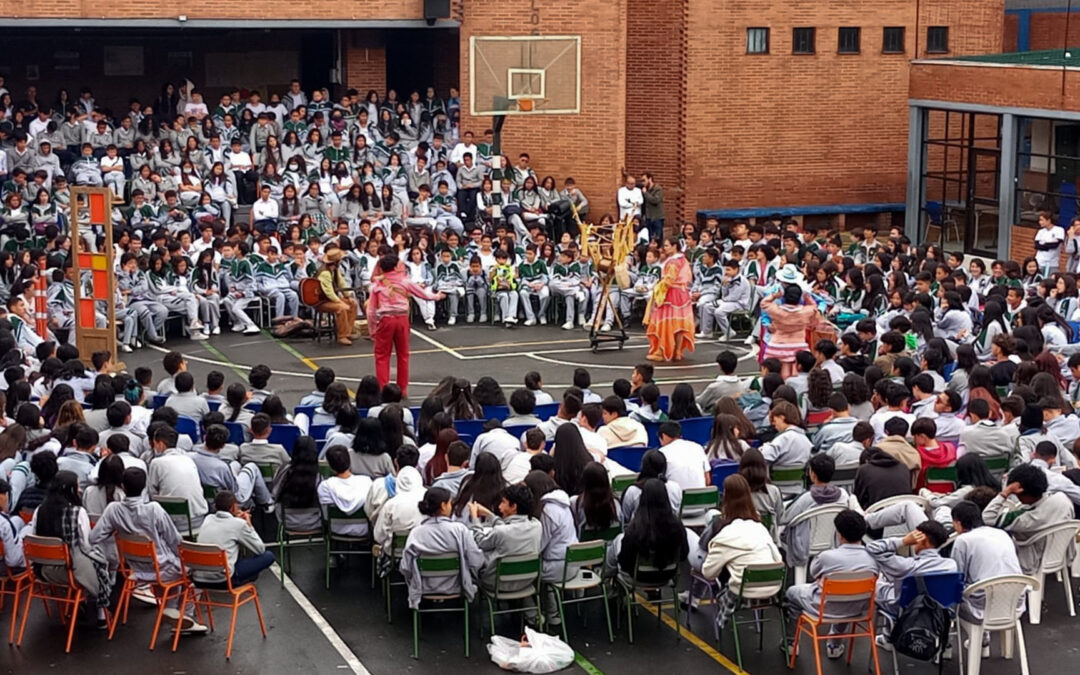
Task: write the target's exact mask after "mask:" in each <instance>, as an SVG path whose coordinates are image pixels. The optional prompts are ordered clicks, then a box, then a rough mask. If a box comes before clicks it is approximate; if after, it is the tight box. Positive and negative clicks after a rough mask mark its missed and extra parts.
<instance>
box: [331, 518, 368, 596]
mask: <svg viewBox="0 0 1080 675" xmlns="http://www.w3.org/2000/svg"><path fill="white" fill-rule="evenodd" d="M335 523H336V524H338V525H360V524H367V525H368V534H367V535H365V536H363V537H358V536H355V535H351V534H337V533H335V532H334V524H335ZM324 539H325V541H326V589H327V590H330V556H332V555H342V556H349V555H358V556H367V557H369V558H370V557H372V555H371V524H370V522H369V521H368V517H367V514H366V513H364V507H362V506H361V507H360V508H359V509H357V510H356V511H354V512H353V513H345V512H344V511H342V510H341V509H339V508H338V507H336V506H334V505H333V504H330V505H328V506H327V507H326V537H324ZM334 542H339V543H342V544H346V545H356V544H359V545H360V546H359V549H357V548H355V547H352V548H339V549H335V548H334V547H333V545H334Z"/></svg>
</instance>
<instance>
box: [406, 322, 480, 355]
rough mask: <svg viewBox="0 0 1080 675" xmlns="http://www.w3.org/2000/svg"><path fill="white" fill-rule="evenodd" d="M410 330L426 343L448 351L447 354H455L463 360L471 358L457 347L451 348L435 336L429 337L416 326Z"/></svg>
mask: <svg viewBox="0 0 1080 675" xmlns="http://www.w3.org/2000/svg"><path fill="white" fill-rule="evenodd" d="M410 332H411V333H412V334H413V335H415V336H416V337H418V338H420V339H421V340H423V341H424V342H426V343H428V344H429V345H431V346H432V347H437V348H439V349H441V350H443V351H444V352H446V353H447V354H449V355H450V356H453V357H454V358H455V359H459V360H462V361H464V360H465V359H468V358H469V357H468V356H463V355H462V354H461V352H459V351H457V350H456V349H451V348H450V347H447V346H446V345H444V344H443V343H441V342H439V341H438V340H436V339H434V338H431V337H428V336H427V335H424V334H423V333H421V332H420V331H418V330H416V329H415V328H413V329H410Z"/></svg>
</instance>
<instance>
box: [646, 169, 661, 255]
mask: <svg viewBox="0 0 1080 675" xmlns="http://www.w3.org/2000/svg"><path fill="white" fill-rule="evenodd" d="M641 184H642V185H643V186H645V189H644V190H643V191H642V198H643V199H644V201H645V213H644V214H642V215H643V216H644V218H645V227H646V229H648V231H649V239H650V240H652V241H660V240H661V239H662V238H663V236H664V189H663V188H662V187H660V186H659V185H658V184H657V183H656V181H655V180H653V175H652V173H651V172H649V171H646V172H645V173H643V174H641Z"/></svg>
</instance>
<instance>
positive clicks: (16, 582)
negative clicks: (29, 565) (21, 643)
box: [0, 542, 30, 644]
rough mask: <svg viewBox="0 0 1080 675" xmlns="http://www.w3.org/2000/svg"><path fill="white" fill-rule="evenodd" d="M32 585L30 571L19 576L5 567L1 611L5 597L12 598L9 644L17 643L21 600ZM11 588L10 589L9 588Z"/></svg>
mask: <svg viewBox="0 0 1080 675" xmlns="http://www.w3.org/2000/svg"><path fill="white" fill-rule="evenodd" d="M3 559H4V543H3V542H0V560H3ZM29 584H30V571H29V570H23V571H22V572H19V573H18V574H15V571H14V570H12V569H11V568H10V567H8V566H6V565H5V566H4V576H2V577H0V609H3V608H4V597H5V596H9V595H10V596H11V628H10V629H9V631H8V644H12V643H14V642H15V624H16V623H18V618H19V599H20V598H21V597H22V594H23V591H24V590H26V587H27V586H28V585H29ZM9 586H10V588H9Z"/></svg>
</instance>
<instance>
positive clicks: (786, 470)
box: [769, 466, 806, 496]
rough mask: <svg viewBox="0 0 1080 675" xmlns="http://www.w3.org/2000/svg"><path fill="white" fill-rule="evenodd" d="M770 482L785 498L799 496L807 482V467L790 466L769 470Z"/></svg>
mask: <svg viewBox="0 0 1080 675" xmlns="http://www.w3.org/2000/svg"><path fill="white" fill-rule="evenodd" d="M769 480H770V481H772V484H773V485H775V486H776V487H777V488H779V490H780V492H781V494H783V495H785V496H789V495H798V494H800V493H801V492H802V490H803V484H804V483H805V481H806V467H802V466H788V467H775V466H774V467H772V468H771V469H769Z"/></svg>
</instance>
